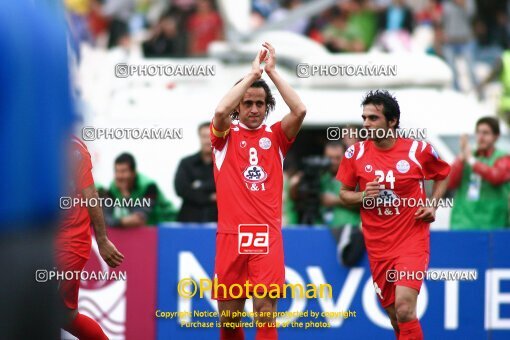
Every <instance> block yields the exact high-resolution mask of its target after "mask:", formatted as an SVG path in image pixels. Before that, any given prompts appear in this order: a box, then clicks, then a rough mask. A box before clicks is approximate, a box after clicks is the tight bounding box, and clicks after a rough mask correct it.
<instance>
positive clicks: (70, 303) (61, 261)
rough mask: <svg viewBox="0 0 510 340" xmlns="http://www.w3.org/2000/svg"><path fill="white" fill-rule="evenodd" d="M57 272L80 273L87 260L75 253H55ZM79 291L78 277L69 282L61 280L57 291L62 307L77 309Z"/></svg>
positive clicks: (75, 276)
mask: <svg viewBox="0 0 510 340" xmlns="http://www.w3.org/2000/svg"><path fill="white" fill-rule="evenodd" d="M56 260H57V269H58V271H72V272H74V271H82V270H83V268H84V267H85V263H87V260H88V259H87V258H85V257H81V256H78V255H77V254H75V253H71V252H64V251H60V252H58V253H57V259H56ZM79 289H80V278H79V275H78V277H77V275H73V277H72V279H71V280H61V281H59V283H58V291H59V294H60V296H61V297H62V299H63V300H64V305H65V306H66V307H67V308H69V309H76V308H78V290H79Z"/></svg>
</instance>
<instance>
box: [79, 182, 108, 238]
mask: <svg viewBox="0 0 510 340" xmlns="http://www.w3.org/2000/svg"><path fill="white" fill-rule="evenodd" d="M82 194H83V197H84V198H85V199H86V200H87V202H89V201H90V200H97V199H98V198H99V196H98V194H97V190H96V188H95V187H94V185H93V184H92V185H90V186H88V187H86V188H85V189H83V190H82ZM87 210H88V212H89V216H90V220H91V221H92V225H93V226H94V234H95V235H96V241H97V242H98V243H99V242H104V241H106V239H107V236H106V226H105V223H104V216H103V210H102V208H101V206H100V205H98V204H95V205H94V206H91V205H89V206H88V207H87Z"/></svg>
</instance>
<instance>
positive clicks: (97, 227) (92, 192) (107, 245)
mask: <svg viewBox="0 0 510 340" xmlns="http://www.w3.org/2000/svg"><path fill="white" fill-rule="evenodd" d="M82 194H83V197H85V199H86V200H87V202H88V201H90V200H91V199H97V198H98V195H97V190H96V188H95V187H94V184H92V185H90V186H88V187H86V188H85V189H83V190H82ZM87 209H88V212H89V216H90V220H91V221H92V225H93V226H94V234H95V235H96V241H97V246H98V248H99V254H100V255H101V257H102V258H103V260H104V261H105V262H106V263H107V264H108V265H109V266H110V267H112V268H115V267H117V266H119V265H120V264H121V263H122V261H123V260H124V255H122V253H121V252H119V251H118V250H117V248H115V246H114V245H113V243H112V242H111V241H110V240H109V239H108V236H107V235H106V226H105V223H104V216H103V210H102V208H101V206H99V205H98V204H95V205H94V206H90V205H89V206H88V207H87Z"/></svg>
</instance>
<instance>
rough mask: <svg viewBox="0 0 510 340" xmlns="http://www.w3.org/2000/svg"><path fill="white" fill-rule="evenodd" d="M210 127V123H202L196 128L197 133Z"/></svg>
mask: <svg viewBox="0 0 510 340" xmlns="http://www.w3.org/2000/svg"><path fill="white" fill-rule="evenodd" d="M210 125H211V122H203V123H201V124H200V125H199V126H198V133H200V130H202V129H203V128H209V126H210Z"/></svg>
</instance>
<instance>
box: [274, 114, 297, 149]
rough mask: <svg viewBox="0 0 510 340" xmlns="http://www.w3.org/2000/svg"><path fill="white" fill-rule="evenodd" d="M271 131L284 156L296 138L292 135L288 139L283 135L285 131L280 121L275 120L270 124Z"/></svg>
mask: <svg viewBox="0 0 510 340" xmlns="http://www.w3.org/2000/svg"><path fill="white" fill-rule="evenodd" d="M271 131H273V133H274V134H275V137H276V141H277V142H278V145H279V146H280V150H281V151H282V153H283V155H284V156H285V155H286V154H287V152H288V151H289V149H290V147H291V146H292V144H293V143H294V141H295V140H296V137H293V138H291V139H288V138H287V136H286V135H285V132H283V130H282V122H281V121H280V122H277V123H274V124H273V125H271Z"/></svg>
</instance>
